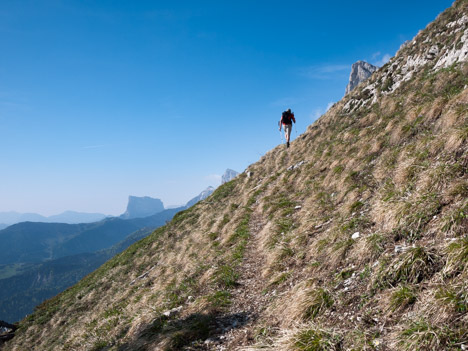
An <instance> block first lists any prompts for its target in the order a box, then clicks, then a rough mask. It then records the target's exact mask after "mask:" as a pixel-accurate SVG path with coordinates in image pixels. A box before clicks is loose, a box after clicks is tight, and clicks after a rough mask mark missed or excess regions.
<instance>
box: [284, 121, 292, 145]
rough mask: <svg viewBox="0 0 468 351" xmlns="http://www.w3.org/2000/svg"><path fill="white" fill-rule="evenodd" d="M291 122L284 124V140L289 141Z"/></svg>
mask: <svg viewBox="0 0 468 351" xmlns="http://www.w3.org/2000/svg"><path fill="white" fill-rule="evenodd" d="M291 131H292V124H285V125H284V135H285V136H286V141H287V142H288V143H289V138H290V137H291Z"/></svg>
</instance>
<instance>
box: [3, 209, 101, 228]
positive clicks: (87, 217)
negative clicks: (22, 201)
mask: <svg viewBox="0 0 468 351" xmlns="http://www.w3.org/2000/svg"><path fill="white" fill-rule="evenodd" d="M104 218H106V215H104V214H102V213H83V212H75V211H65V212H63V213H61V214H58V215H53V216H49V217H45V216H42V215H40V214H37V213H19V212H15V211H10V212H0V223H2V224H0V229H3V228H5V227H3V228H2V227H1V226H2V225H5V226H8V225H12V224H16V223H20V222H41V223H67V224H77V223H91V222H97V221H100V220H102V219H104Z"/></svg>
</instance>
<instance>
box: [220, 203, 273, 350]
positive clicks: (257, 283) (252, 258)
mask: <svg viewBox="0 0 468 351" xmlns="http://www.w3.org/2000/svg"><path fill="white" fill-rule="evenodd" d="M264 224H265V223H264V221H263V219H262V215H261V210H260V209H259V208H254V212H253V213H252V216H251V219H250V223H249V229H250V240H249V243H248V244H247V247H246V250H245V255H244V259H243V262H242V265H241V268H240V270H239V272H240V274H241V276H240V279H239V281H238V282H239V286H238V287H237V289H235V290H234V291H233V292H232V301H233V303H232V305H231V306H230V309H229V312H228V313H229V314H230V315H232V316H238V317H239V320H234V321H233V324H236V323H238V324H239V325H242V326H241V327H237V325H233V328H232V329H231V330H230V331H229V332H227V333H226V334H225V336H224V338H223V340H222V341H221V343H220V344H218V345H217V346H216V350H226V351H227V350H238V349H239V347H240V346H246V345H248V344H250V343H252V342H253V340H251V339H252V332H251V331H252V330H251V328H252V325H253V324H254V323H255V321H256V320H257V319H258V317H259V315H260V314H261V312H262V311H263V310H264V308H265V306H266V305H267V299H268V297H267V296H265V295H264V294H263V293H262V291H263V289H264V288H265V286H266V282H265V281H264V279H262V274H261V267H262V266H263V260H264V255H263V253H262V251H261V250H260V249H259V237H258V234H259V232H260V231H261V230H262V228H263V226H264Z"/></svg>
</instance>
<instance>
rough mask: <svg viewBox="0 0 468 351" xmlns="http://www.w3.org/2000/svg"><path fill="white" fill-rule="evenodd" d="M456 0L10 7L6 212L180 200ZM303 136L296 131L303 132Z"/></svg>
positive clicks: (1, 6)
mask: <svg viewBox="0 0 468 351" xmlns="http://www.w3.org/2000/svg"><path fill="white" fill-rule="evenodd" d="M451 3H452V0H450V1H447V0H437V1H436V0H424V1H422V0H414V1H401V0H395V1H392V2H380V1H364V0H361V1H353V2H351V1H333V2H331V1H323V2H316V1H296V0H290V1H276V0H269V1H263V0H259V1H252V0H251V1H244V0H240V1H239V0H236V1H110V0H107V1H91V0H86V1H85V0H82V1H61V0H43V1H33V0H24V1H18V0H2V1H1V2H0V47H1V48H2V55H0V167H1V168H0V169H1V173H0V211H10V210H14V211H19V212H37V213H41V214H44V215H50V214H56V213H59V212H62V211H64V210H76V211H83V212H101V213H105V214H113V215H117V214H120V213H122V212H124V210H125V207H126V201H127V197H128V195H136V196H153V197H158V198H161V199H162V200H163V201H164V203H165V205H175V204H181V203H185V202H186V201H188V200H189V199H190V198H191V197H193V196H195V195H197V194H198V193H199V192H200V191H202V190H203V189H204V188H206V187H207V186H209V185H218V184H219V177H220V175H221V174H222V173H223V172H224V170H225V169H226V168H232V169H235V170H237V171H243V170H244V169H245V168H246V167H247V166H248V165H249V164H250V163H252V162H255V161H256V160H258V159H259V158H260V157H261V155H263V154H264V153H265V152H266V151H268V150H269V149H271V148H273V147H274V146H276V145H277V144H278V143H280V142H281V139H280V135H279V133H278V130H277V121H278V119H279V117H280V114H281V111H283V110H284V109H285V108H288V107H290V108H292V110H293V111H294V112H295V114H296V117H297V121H298V123H297V126H296V129H297V133H298V134H300V133H302V132H303V131H305V129H306V128H307V126H308V125H309V124H311V123H312V122H313V121H314V120H315V119H317V118H318V117H319V116H320V115H321V114H322V113H324V112H325V111H326V109H327V106H329V104H330V103H332V102H335V101H338V100H340V99H341V97H342V96H343V93H344V89H345V86H346V84H347V81H348V77H349V71H350V67H351V64H352V63H354V62H355V61H357V60H366V61H368V62H371V63H373V64H378V65H381V64H382V63H384V62H385V61H386V60H388V58H389V57H390V56H393V55H394V54H395V52H396V51H397V50H398V48H399V46H400V45H401V43H403V42H404V41H405V40H409V39H412V38H413V37H414V36H415V35H416V34H417V32H418V30H420V29H423V28H424V27H425V26H426V25H427V24H428V23H429V22H431V21H432V20H434V19H435V17H436V16H437V15H438V14H439V13H440V12H442V11H443V10H444V9H445V8H447V7H449V6H450V5H451ZM295 136H296V135H295V133H294V132H293V137H295Z"/></svg>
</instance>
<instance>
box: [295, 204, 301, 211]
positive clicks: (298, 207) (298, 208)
mask: <svg viewBox="0 0 468 351" xmlns="http://www.w3.org/2000/svg"><path fill="white" fill-rule="evenodd" d="M301 208H302V206H299V205H298V206H296V207H294V209H295V210H300V209H301Z"/></svg>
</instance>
